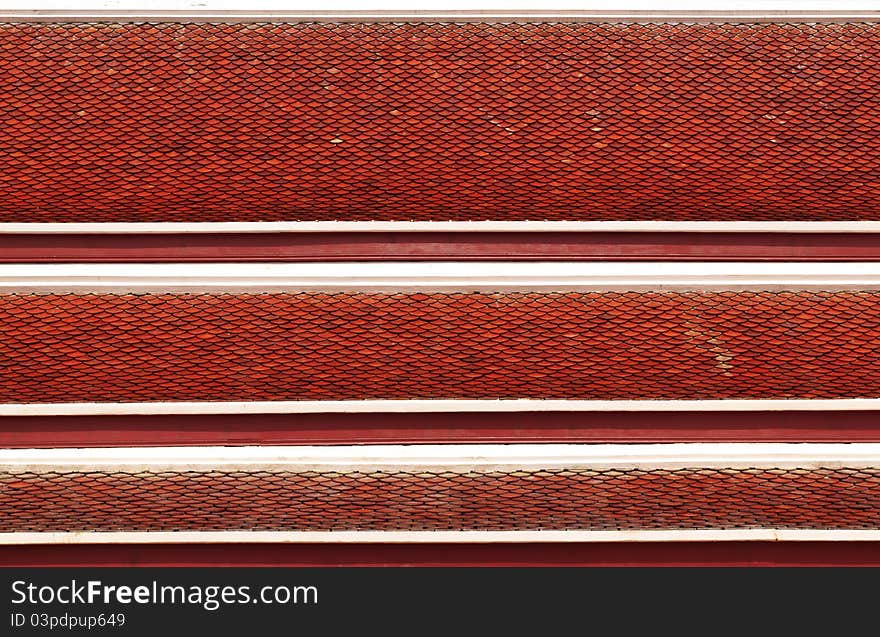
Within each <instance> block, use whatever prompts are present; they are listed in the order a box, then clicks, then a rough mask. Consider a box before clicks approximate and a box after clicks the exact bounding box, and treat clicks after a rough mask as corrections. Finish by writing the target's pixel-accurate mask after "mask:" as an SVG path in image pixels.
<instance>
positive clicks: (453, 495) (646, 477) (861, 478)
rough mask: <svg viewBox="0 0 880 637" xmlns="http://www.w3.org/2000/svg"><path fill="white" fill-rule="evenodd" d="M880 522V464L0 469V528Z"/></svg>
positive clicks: (636, 526) (856, 526) (702, 525)
mask: <svg viewBox="0 0 880 637" xmlns="http://www.w3.org/2000/svg"><path fill="white" fill-rule="evenodd" d="M878 524H880V470H878V469H860V468H814V469H688V470H675V471H670V470H659V469H654V470H650V469H646V470H621V471H618V470H603V471H591V470H543V471H512V472H489V473H480V472H476V471H475V472H469V473H453V472H440V473H435V472H419V473H408V472H393V471H389V472H375V473H339V472H328V473H316V472H305V473H294V472H236V473H219V472H210V471H208V472H183V473H174V472H143V473H103V472H100V471H95V472H88V473H40V474H34V473H0V532H14V531H131V530H141V531H185V530H197V531H212V530H254V531H268V530H274V531H341V530H382V531H391V530H409V531H420V530H427V531H431V530H526V529H535V530H537V529H560V530H571V529H597V530H614V529H664V528H756V527H764V528H767V527H770V528H842V529H859V528H865V529H869V528H876V527H877V525H878Z"/></svg>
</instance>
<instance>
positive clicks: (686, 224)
mask: <svg viewBox="0 0 880 637" xmlns="http://www.w3.org/2000/svg"><path fill="white" fill-rule="evenodd" d="M231 214H233V213H231ZM281 232H284V233H321V232H329V233H337V232H712V233H716V232H718V233H731V232H745V233H792V232H793V233H811V234H815V233H832V234H833V233H847V234H850V233H880V221H204V222H186V221H162V222H83V223H43V222H35V223H20V222H0V234H177V233H181V234H199V233H202V234H210V233H254V234H259V233H281Z"/></svg>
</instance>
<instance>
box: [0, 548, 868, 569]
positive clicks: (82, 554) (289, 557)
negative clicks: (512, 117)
mask: <svg viewBox="0 0 880 637" xmlns="http://www.w3.org/2000/svg"><path fill="white" fill-rule="evenodd" d="M23 566H31V567H32V566H36V567H54V566H92V567H95V566H101V567H125V566H179V567H184V566H218V567H228V566H880V542H626V543H611V544H606V543H601V544H594V543H583V544H570V543H565V544H548V543H536V544H529V543H524V544H235V545H229V544H201V545H192V544H162V545H138V544H131V545H125V544H121V545H88V544H85V545H67V546H62V545H47V546H0V567H23Z"/></svg>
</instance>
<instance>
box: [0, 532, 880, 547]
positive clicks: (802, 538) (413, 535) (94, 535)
mask: <svg viewBox="0 0 880 637" xmlns="http://www.w3.org/2000/svg"><path fill="white" fill-rule="evenodd" d="M877 541H880V530H873V529H864V530H861V529H859V530H846V529H670V530H645V531H643V530H627V531H63V532H37V533H33V532H31V533H28V532H24V533H0V545H6V546H9V545H46V544H62V545H63V544H177V543H180V544H304V543H308V544H323V543H333V544H363V543H381V544H426V543H456V544H500V543H503V544H509V543H526V542H528V543H533V542H542V543H543V542H602V543H607V542H877Z"/></svg>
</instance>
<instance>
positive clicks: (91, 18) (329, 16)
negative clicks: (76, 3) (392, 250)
mask: <svg viewBox="0 0 880 637" xmlns="http://www.w3.org/2000/svg"><path fill="white" fill-rule="evenodd" d="M215 4H217V3H215ZM823 4H824V6H826V7H827V6H830V5H829V3H823ZM848 4H849V5H850V6H853V3H848ZM206 5H208V6H209V3H204V4H203V5H202V6H203V7H204V6H206ZM221 6H222V5H221ZM813 6H815V3H814V5H813ZM839 6H847V3H844V4H842V5H839ZM855 6H865V5H864V3H855ZM873 20H880V12H878V11H876V10H871V9H869V10H860V9H855V10H832V11H829V10H823V9H819V10H810V9H807V8H800V9H788V10H786V9H784V8H782V9H757V10H754V9H753V10H738V9H733V10H714V11H713V10H644V11H637V10H629V11H608V10H604V11H581V10H502V9H485V10H436V9H434V10H419V9H409V10H408V9H398V10H385V11H382V10H325V11H317V10H310V11H291V10H283V9H271V8H269V9H260V8H255V9H250V10H247V9H245V10H241V9H238V10H235V9H216V8H215V9H212V8H201V9H200V8H195V7H191V8H185V9H165V10H162V9H158V10H156V9H150V8H139V9H124V8H115V9H66V10H65V9H9V8H5V9H4V8H0V21H3V22H180V21H186V22H652V23H653V22H673V23H697V22H724V23H754V22H776V21H785V22H864V21H873Z"/></svg>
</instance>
